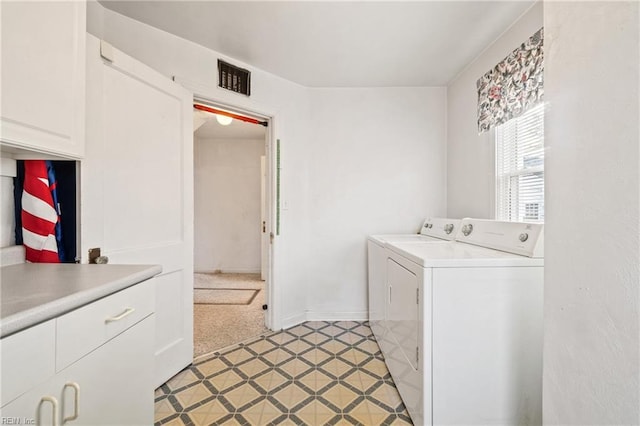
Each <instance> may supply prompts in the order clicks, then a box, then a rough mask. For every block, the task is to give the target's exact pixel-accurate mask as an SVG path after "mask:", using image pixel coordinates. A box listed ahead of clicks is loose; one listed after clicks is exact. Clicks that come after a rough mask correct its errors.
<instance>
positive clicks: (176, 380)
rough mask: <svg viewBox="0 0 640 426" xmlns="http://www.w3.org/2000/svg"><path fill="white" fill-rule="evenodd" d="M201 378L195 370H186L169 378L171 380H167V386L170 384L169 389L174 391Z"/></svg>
mask: <svg viewBox="0 0 640 426" xmlns="http://www.w3.org/2000/svg"><path fill="white" fill-rule="evenodd" d="M199 380H200V379H198V377H197V376H196V375H195V374H193V371H191V370H184V371H181V372H179V373H178V374H176V375H175V376H173V377H172V378H171V379H169V381H168V382H167V386H169V389H171V390H172V391H174V390H176V389H180V388H181V387H184V386H187V385H189V384H191V383H193V382H197V381H199Z"/></svg>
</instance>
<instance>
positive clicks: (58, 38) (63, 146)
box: [0, 0, 86, 158]
mask: <svg viewBox="0 0 640 426" xmlns="http://www.w3.org/2000/svg"><path fill="white" fill-rule="evenodd" d="M0 17H1V21H2V26H1V27H0V28H1V30H0V31H1V38H0V40H1V69H2V71H1V85H0V99H1V101H0V102H1V108H0V140H1V144H2V150H3V151H9V152H12V151H17V152H19V153H20V152H22V153H24V152H27V153H28V152H38V153H44V154H50V155H54V156H60V157H66V158H81V157H82V156H83V155H84V121H85V114H84V109H85V67H86V65H85V55H86V52H85V43H86V3H85V2H84V1H73V0H72V1H51V0H49V1H38V2H26V1H17V2H6V1H2V2H0Z"/></svg>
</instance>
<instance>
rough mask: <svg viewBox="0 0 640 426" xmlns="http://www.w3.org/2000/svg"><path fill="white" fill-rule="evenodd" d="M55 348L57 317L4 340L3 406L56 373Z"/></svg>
mask: <svg viewBox="0 0 640 426" xmlns="http://www.w3.org/2000/svg"><path fill="white" fill-rule="evenodd" d="M55 350H56V327H55V320H50V321H47V322H44V323H42V324H38V325H36V326H33V327H31V328H28V329H26V330H23V331H21V332H19V333H16V334H13V335H11V336H8V337H5V338H4V339H2V340H0V352H1V356H0V359H1V361H0V363H1V367H0V368H1V369H2V401H1V403H0V404H1V406H4V405H5V404H7V403H9V402H11V401H12V400H14V399H15V398H17V397H18V396H20V395H22V394H23V393H25V392H27V391H28V390H29V389H31V388H33V387H34V386H36V385H38V384H39V383H41V382H43V381H44V380H47V379H48V378H49V377H52V376H53V375H54V373H55V365H54V360H55Z"/></svg>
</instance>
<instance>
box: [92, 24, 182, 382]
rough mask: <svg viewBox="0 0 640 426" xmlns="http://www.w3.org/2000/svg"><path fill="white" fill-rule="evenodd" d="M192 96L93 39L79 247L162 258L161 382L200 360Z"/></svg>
mask: <svg viewBox="0 0 640 426" xmlns="http://www.w3.org/2000/svg"><path fill="white" fill-rule="evenodd" d="M101 52H102V55H104V56H105V57H106V58H107V59H104V58H102V57H101ZM192 99H193V95H192V94H191V93H189V92H188V91H186V90H185V89H183V88H182V87H181V86H179V85H177V84H175V83H174V82H172V81H171V80H169V79H168V78H166V77H164V76H163V75H161V74H159V73H158V72H156V71H154V70H153V69H151V68H149V67H147V66H146V65H144V64H142V63H141V62H138V61H137V60H135V59H133V58H131V57H128V56H127V55H125V54H123V53H122V52H120V51H118V50H115V49H113V48H112V47H110V46H109V45H106V44H101V42H100V40H98V39H97V38H95V37H93V36H91V35H89V36H88V38H87V105H86V106H87V133H86V147H85V149H86V151H85V152H86V155H85V159H84V160H83V161H82V167H81V247H82V251H81V253H83V256H86V253H87V250H88V249H89V248H91V247H101V248H102V254H103V255H106V256H108V257H109V262H110V263H130V264H131V263H139V264H160V265H162V273H161V275H160V276H159V277H158V279H157V286H156V336H155V372H154V380H155V385H156V386H159V385H161V384H162V383H164V382H165V381H166V380H167V379H169V378H170V377H172V376H173V375H174V374H175V373H177V372H178V371H180V370H181V369H183V368H184V367H185V366H187V365H189V364H190V363H191V362H192V360H193V133H192V130H193V123H192V105H191V104H192Z"/></svg>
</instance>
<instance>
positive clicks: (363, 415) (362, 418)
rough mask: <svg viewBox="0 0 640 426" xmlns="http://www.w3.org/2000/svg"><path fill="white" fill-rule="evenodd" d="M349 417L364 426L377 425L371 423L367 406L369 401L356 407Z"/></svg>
mask: <svg viewBox="0 0 640 426" xmlns="http://www.w3.org/2000/svg"><path fill="white" fill-rule="evenodd" d="M349 415H350V416H351V417H353V418H354V419H356V420H357V421H359V422H360V423H362V424H365V425H373V424H376V423H373V422H372V421H371V415H370V414H369V406H368V404H367V401H362V402H361V403H360V404H358V405H356V406H355V407H354V408H353V410H351V411H350V412H349ZM378 424H379V423H378Z"/></svg>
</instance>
